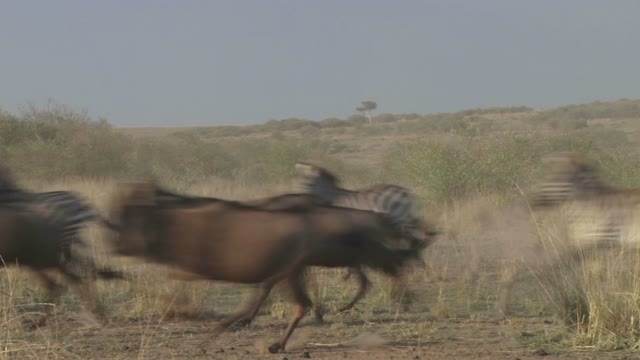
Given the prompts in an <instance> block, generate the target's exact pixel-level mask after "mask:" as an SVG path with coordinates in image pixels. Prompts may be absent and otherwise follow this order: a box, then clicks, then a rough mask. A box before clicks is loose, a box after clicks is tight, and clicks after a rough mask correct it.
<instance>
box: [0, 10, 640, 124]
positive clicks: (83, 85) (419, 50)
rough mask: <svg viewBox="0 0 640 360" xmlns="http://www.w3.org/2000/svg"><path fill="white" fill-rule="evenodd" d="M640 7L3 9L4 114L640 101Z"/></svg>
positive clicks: (233, 115) (177, 118) (151, 115)
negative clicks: (30, 107) (60, 108)
mask: <svg viewBox="0 0 640 360" xmlns="http://www.w3.org/2000/svg"><path fill="white" fill-rule="evenodd" d="M639 15H640V1H636V0H608V1H603V0H599V1H592V0H531V1H524V0H482V1H480V0H467V1H455V0H441V1H409V0H406V1H405V0H398V1H390V0H388V1H381V0H359V1H356V0H316V1H303V0H278V1H273V0H252V1H249V0H225V1H220V0H211V1H205V0H202V1H195V0H174V1H164V0H104V1H96V0H93V1H92V0H56V1H51V0H39V1H35V0H4V1H2V2H1V3H0V108H2V109H5V110H8V111H11V112H16V111H17V109H18V106H19V105H20V104H26V103H29V102H30V103H33V104H36V105H44V104H46V103H47V101H48V99H53V100H54V101H55V102H57V103H60V104H67V105H70V106H72V107H73V108H75V109H78V110H81V109H86V110H88V111H89V114H90V115H92V116H94V117H98V116H102V117H106V118H107V119H108V120H109V121H110V122H112V123H113V124H116V125H120V126H148V125H176V124H185V125H202V124H211V125H215V124H242V123H257V122H262V121H265V120H267V119H270V118H285V117H305V118H311V119H315V120H320V119H323V118H326V117H333V116H336V117H346V116H349V115H351V114H353V113H354V112H355V111H354V109H355V107H356V106H358V104H359V102H360V101H361V100H368V99H370V100H375V101H377V102H378V104H379V112H380V113H382V112H392V113H401V112H404V113H409V112H417V113H431V112H441V111H456V110H462V109H466V108H474V107H487V106H508V105H529V106H533V107H536V108H540V107H552V106H557V105H563V104H568V103H581V102H589V101H592V100H598V99H601V100H610V99H618V98H625V97H626V98H640V20H638V16H639Z"/></svg>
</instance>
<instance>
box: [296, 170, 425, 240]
mask: <svg viewBox="0 0 640 360" xmlns="http://www.w3.org/2000/svg"><path fill="white" fill-rule="evenodd" d="M296 168H297V170H298V171H299V172H300V173H301V175H302V176H301V179H300V182H301V187H302V189H303V191H304V192H306V193H309V194H312V195H314V196H316V197H317V198H318V199H320V201H321V202H323V203H326V204H332V205H335V206H343V207H349V208H354V209H360V210H368V211H373V212H377V213H382V214H384V215H385V216H387V217H388V218H389V219H390V220H391V222H392V223H393V224H394V226H396V227H397V228H398V230H399V231H401V233H402V234H403V235H404V236H407V237H408V238H409V239H411V241H413V240H421V239H423V238H424V236H423V234H420V232H421V230H422V229H423V228H424V224H423V220H422V214H421V212H422V208H421V206H420V202H419V200H418V198H417V196H416V195H414V194H413V193H412V192H411V191H410V190H408V189H406V188H404V187H402V186H398V185H393V184H381V185H374V186H372V187H369V188H366V189H360V190H357V191H354V190H348V189H343V188H341V187H340V186H339V181H338V178H337V177H336V176H335V175H333V174H332V173H331V172H329V171H328V170H326V169H324V168H322V167H319V166H317V165H314V164H311V163H308V162H298V163H297V164H296Z"/></svg>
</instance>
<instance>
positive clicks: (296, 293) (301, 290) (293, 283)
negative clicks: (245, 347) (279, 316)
mask: <svg viewBox="0 0 640 360" xmlns="http://www.w3.org/2000/svg"><path fill="white" fill-rule="evenodd" d="M303 276H304V271H301V270H298V271H296V272H294V273H293V274H292V275H291V276H290V277H289V279H288V283H289V287H290V288H291V291H292V293H293V300H294V302H295V303H296V307H297V309H296V313H295V315H294V316H293V319H291V322H290V323H289V326H288V327H287V331H286V332H285V334H284V336H283V337H282V339H280V341H278V342H276V343H275V344H272V345H271V346H269V352H270V353H272V354H275V353H277V352H278V351H280V350H284V349H285V346H286V345H287V341H288V340H289V337H290V336H291V334H292V333H293V330H294V329H295V328H296V326H298V323H299V322H300V320H302V318H303V317H304V316H305V314H306V313H307V311H309V309H310V308H311V305H312V303H311V299H310V298H309V295H308V294H307V291H306V289H305V286H304V284H303V281H302V279H303Z"/></svg>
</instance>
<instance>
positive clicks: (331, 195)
mask: <svg viewBox="0 0 640 360" xmlns="http://www.w3.org/2000/svg"><path fill="white" fill-rule="evenodd" d="M296 170H298V172H299V173H300V174H301V177H300V187H301V188H302V190H303V191H304V192H306V193H309V194H313V195H315V196H317V197H319V198H321V199H322V200H323V201H326V202H329V203H331V202H333V200H334V199H335V197H336V196H337V195H338V193H339V189H340V188H339V186H338V184H339V180H338V178H337V177H336V176H335V175H333V174H332V173H331V172H329V171H328V170H327V169H324V168H322V167H320V166H317V165H314V164H311V163H308V162H305V161H298V162H297V163H296Z"/></svg>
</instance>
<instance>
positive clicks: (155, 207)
mask: <svg viewBox="0 0 640 360" xmlns="http://www.w3.org/2000/svg"><path fill="white" fill-rule="evenodd" d="M157 190H158V187H157V185H156V184H154V183H139V184H133V185H131V186H130V187H129V188H128V189H127V190H126V191H124V192H123V194H121V196H120V198H118V199H116V202H115V207H114V217H115V218H116V219H119V220H117V224H118V226H120V234H119V236H117V237H115V238H114V239H113V247H114V250H115V252H116V253H118V254H120V255H125V256H136V257H143V258H146V259H148V260H151V261H154V262H157V263H161V264H167V265H174V266H177V267H179V268H181V269H182V270H186V271H188V272H191V273H194V274H197V275H200V276H202V277H204V278H207V279H209V280H219V281H228V282H236V283H245V284H260V286H259V288H258V291H257V293H256V295H255V298H254V299H253V301H252V302H251V304H250V306H249V307H248V308H246V309H244V310H242V311H240V312H238V313H237V314H235V315H233V316H230V317H229V318H227V319H224V320H223V321H221V322H220V324H219V326H218V328H217V330H218V331H221V330H224V329H225V328H227V327H228V326H229V325H231V324H233V323H235V322H236V321H238V320H242V319H251V318H253V316H254V315H255V314H256V313H257V311H258V310H259V308H260V305H261V304H262V302H263V301H264V300H265V299H266V298H267V296H268V295H269V292H270V290H271V289H272V287H273V286H274V285H275V284H276V283H278V282H280V281H282V280H285V281H286V284H287V287H288V288H289V289H290V290H291V291H292V294H293V298H294V302H295V304H296V306H297V311H296V313H295V315H294V317H293V318H292V320H291V322H290V323H289V326H288V328H287V331H286V333H285V335H284V336H283V337H282V338H281V339H280V340H279V341H278V342H276V343H274V344H273V345H271V346H270V347H269V351H270V352H272V353H275V352H278V351H280V350H284V348H285V345H286V342H287V340H288V338H289V336H290V335H291V333H292V332H293V330H294V329H295V327H296V326H297V324H298V322H299V321H300V320H301V319H302V318H303V317H304V315H305V314H306V312H307V311H308V309H309V308H310V307H311V305H312V302H311V300H310V299H309V296H308V295H307V292H306V290H305V285H304V283H303V276H304V273H305V270H306V269H307V268H308V267H310V266H324V267H369V268H372V269H375V270H380V271H382V272H385V273H387V274H389V275H396V274H397V273H398V271H399V270H400V268H401V267H402V266H403V265H405V264H406V263H407V262H408V261H409V260H411V259H413V258H416V257H417V256H419V252H420V250H421V249H389V248H387V247H385V246H384V245H383V239H384V238H385V237H387V236H393V235H394V234H393V232H394V229H393V227H392V226H390V225H389V224H388V220H387V219H386V218H384V217H382V216H380V215H378V214H375V213H372V212H368V211H360V210H354V209H347V208H337V207H324V206H322V207H316V206H313V207H309V208H293V209H286V210H265V209H261V208H259V207H256V206H251V205H247V204H243V203H240V202H235V201H226V200H215V201H214V199H211V198H210V199H209V202H208V203H206V204H201V205H200V206H193V207H185V206H171V205H166V204H164V205H163V203H162V202H159V201H158V198H159V197H158V193H157ZM160 198H161V197H160Z"/></svg>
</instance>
